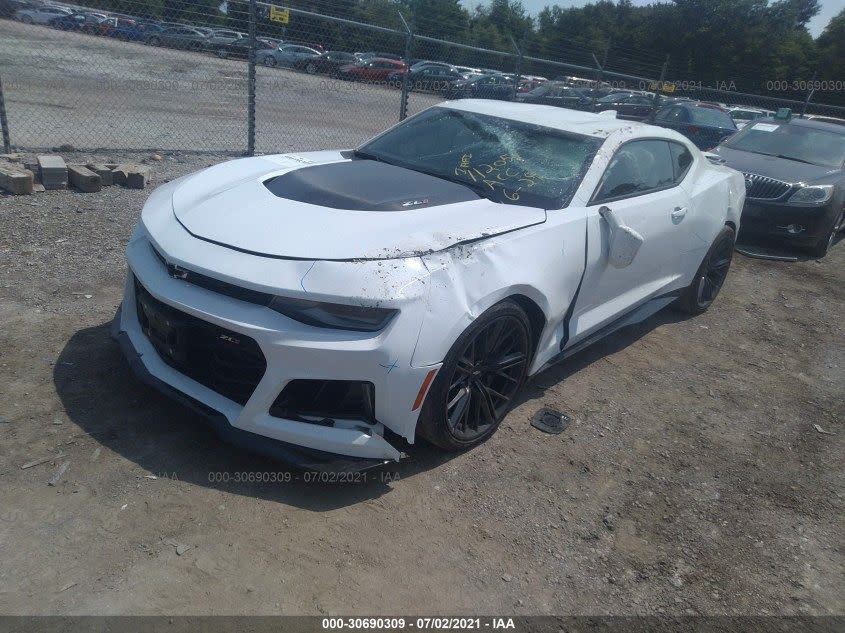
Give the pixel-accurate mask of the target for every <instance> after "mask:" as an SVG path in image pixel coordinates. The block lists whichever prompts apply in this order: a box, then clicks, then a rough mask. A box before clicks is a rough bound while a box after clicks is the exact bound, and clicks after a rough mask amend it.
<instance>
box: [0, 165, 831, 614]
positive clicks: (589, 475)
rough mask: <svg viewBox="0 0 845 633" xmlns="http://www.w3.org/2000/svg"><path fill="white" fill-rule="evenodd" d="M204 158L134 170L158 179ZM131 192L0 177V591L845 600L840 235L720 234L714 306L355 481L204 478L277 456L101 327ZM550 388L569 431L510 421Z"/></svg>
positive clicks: (309, 610) (240, 604) (497, 608)
mask: <svg viewBox="0 0 845 633" xmlns="http://www.w3.org/2000/svg"><path fill="white" fill-rule="evenodd" d="M145 156H146V155H137V154H130V153H122V154H121V153H117V152H115V153H107V154H99V155H97V156H70V155H67V156H66V158H67V159H69V160H71V159H74V160H79V159H89V158H97V159H99V160H101V161H106V160H141V159H143V158H144V157H145ZM221 159H222V157H217V156H201V157H197V156H186V155H178V154H165V155H164V160H163V161H161V162H155V163H151V164H152V165H153V168H154V174H155V179H156V182H157V183H159V184H160V183H162V182H164V181H165V180H167V179H171V178H174V177H177V176H179V175H181V174H183V173H186V172H189V171H193V170H196V169H198V168H200V167H202V166H205V165H208V164H211V163H213V162H217V161H218V160H221ZM148 193H149V191H129V190H125V189H120V188H117V187H112V188H108V189H106V190H104V191H103V192H102V193H99V194H81V193H76V192H72V191H56V192H47V193H42V194H37V195H34V196H30V197H18V198H12V197H8V196H5V197H0V229H2V230H0V269H2V270H3V274H2V276H0V323H2V327H0V350H2V354H1V355H0V560H2V561H3V564H2V565H0V613H4V614H13V613H15V614H26V613H53V614H82V613H89V614H123V613H132V614H140V613H145V614H157V613H171V614H172V613H182V614H237V613H250V614H257V613H260V614H276V613H288V614H290V613H302V614H337V613H359V614H372V613H374V612H375V613H403V612H404V613H428V614H430V613H432V612H440V613H468V614H473V613H479V612H481V613H495V612H506V613H523V614H531V613H546V614H553V613H557V614H626V615H630V614H654V613H665V614H691V613H692V614H710V615H712V614H831V613H835V614H836V613H838V614H841V613H843V610H845V609H843V607H845V604H843V602H845V601H844V600H843V592H842V587H843V556H842V524H843V457H842V456H843V442H842V437H843V426H842V420H843V417H845V415H843V414H845V411H843V404H842V401H843V398H842V396H843V393H845V378H844V377H843V370H842V368H843V363H845V346H844V345H843V337H842V328H841V318H842V305H843V290H842V288H843V276H842V270H843V262H845V245H842V244H840V245H838V246H837V247H836V248H834V249H833V251H832V253H831V254H830V255H829V256H828V257H827V258H826V259H824V260H822V261H803V262H798V263H777V262H766V261H760V260H752V259H747V258H744V257H742V256H737V257H736V258H735V260H734V265H733V267H732V270H731V274H730V276H729V278H728V281H727V284H726V287H725V288H724V290H723V292H722V294H721V296H720V297H719V299H718V301H717V302H716V304H715V305H714V306H713V308H712V309H711V310H710V311H709V312H707V313H706V314H704V315H702V316H699V317H695V318H691V319H680V318H679V317H678V316H677V315H675V314H673V313H671V312H663V313H660V314H658V315H656V316H655V317H654V318H652V319H650V320H649V321H647V322H646V323H644V324H642V325H639V326H635V327H632V328H629V329H627V330H625V331H623V332H621V333H619V334H617V335H615V336H613V337H612V338H610V339H607V340H605V341H604V342H602V343H600V344H598V345H597V346H595V347H594V348H592V349H589V350H587V351H586V352H584V353H582V354H580V355H578V356H576V357H575V358H572V359H571V360H569V361H568V362H567V363H566V364H564V365H561V366H558V367H555V368H553V369H551V370H549V371H547V372H545V373H543V374H542V375H540V376H538V377H536V378H535V379H534V380H533V381H532V382H531V383H530V384H529V386H528V388H527V389H526V392H525V395H524V397H523V398H522V399H521V401H520V402H519V404H518V406H516V408H515V409H514V410H513V411H512V412H511V413H510V414H509V415H508V416H507V418H506V420H505V421H504V423H503V425H502V428H501V430H500V431H499V432H498V433H497V434H496V435H495V436H494V437H493V438H492V439H491V440H490V441H488V442H487V443H486V444H484V445H483V446H481V447H479V448H477V449H476V450H473V451H470V452H468V453H465V454H460V455H453V456H448V457H441V456H439V455H438V454H437V453H436V452H434V451H433V450H432V449H430V448H426V447H425V446H417V447H415V448H414V449H413V450H412V452H411V455H410V457H409V458H408V459H407V460H406V461H405V462H403V463H401V464H400V465H399V466H398V467H396V469H395V470H390V471H388V472H389V473H390V474H391V475H393V476H395V477H396V479H395V480H393V481H386V480H384V481H375V482H373V481H371V482H369V483H367V484H362V485H318V484H306V483H302V482H297V483H288V484H281V483H276V484H240V483H232V482H228V483H216V482H212V481H210V473H216V472H226V473H230V474H233V473H238V472H243V471H252V472H256V471H271V472H276V471H280V470H282V469H283V468H284V467H283V465H281V464H279V463H274V462H271V461H268V460H266V459H263V458H258V457H256V456H254V455H251V454H249V453H246V452H242V451H240V450H238V449H235V448H233V447H230V446H228V445H225V444H222V443H220V442H219V441H218V440H217V439H216V438H215V437H214V436H213V435H212V434H211V433H210V432H209V431H208V430H207V428H206V427H205V425H204V424H203V421H202V419H201V418H199V417H197V416H196V415H194V414H192V413H190V412H188V411H186V410H184V409H183V408H181V407H180V406H178V405H176V404H173V403H171V402H169V401H168V400H166V399H165V398H163V397H161V396H159V395H158V394H157V393H155V392H153V391H151V390H150V389H148V388H146V387H144V386H143V385H141V384H139V383H138V382H137V381H136V380H135V379H134V378H133V376H132V375H131V373H130V370H129V369H128V367H127V365H126V363H125V361H124V360H123V358H122V357H121V354H120V352H119V350H118V348H117V346H116V345H115V344H114V343H113V342H112V341H111V340H110V339H109V338H108V335H107V324H108V322H109V321H110V319H111V317H112V315H113V314H114V311H115V308H116V306H117V304H118V302H119V300H120V295H121V284H122V281H123V277H124V274H125V265H124V262H123V257H122V248H123V245H124V243H125V241H126V239H127V238H128V236H129V232H130V229H131V227H132V225H133V223H134V222H135V221H136V219H137V217H138V213H139V209H140V207H141V205H142V203H143V200H144V199H145V197H146V196H147V195H148ZM546 405H547V406H553V407H558V408H560V409H561V410H563V411H566V412H568V413H569V414H570V415H572V416H573V418H574V422H573V423H572V425H571V426H570V427H569V428H568V429H567V430H566V431H565V432H564V433H563V434H562V435H558V436H549V435H543V434H541V433H539V432H538V431H536V430H535V429H533V428H532V427H530V426H529V424H528V418H529V416H530V415H531V414H532V413H533V412H534V411H536V410H537V409H538V408H539V407H541V406H546ZM816 425H817V426H816ZM44 457H47V458H50V460H49V461H47V462H44V463H41V464H38V465H35V466H32V467H30V468H26V469H22V468H21V466H22V465H24V464H26V463H27V462H30V461H32V460H37V459H40V458H44ZM64 462H69V466H68V468H67V470H66V472H65V473H64V474H63V475H62V476H61V477H59V478H58V482H57V485H55V486H50V485H48V481H49V480H50V479H51V477H53V475H54V473H56V472H57V470H59V469H60V467H61V465H62V464H63V463H64ZM154 477H155V478H154ZM211 478H213V477H211ZM177 546H182V547H179V548H178V550H177ZM186 547H187V548H188V549H185V548H186Z"/></svg>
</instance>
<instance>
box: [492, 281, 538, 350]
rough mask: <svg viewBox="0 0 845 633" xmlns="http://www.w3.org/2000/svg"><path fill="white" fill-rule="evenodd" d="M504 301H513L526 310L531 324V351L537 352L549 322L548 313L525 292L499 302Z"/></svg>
mask: <svg viewBox="0 0 845 633" xmlns="http://www.w3.org/2000/svg"><path fill="white" fill-rule="evenodd" d="M502 301H513V302H514V303H515V304H517V305H518V306H519V307H520V308H522V309H523V310H525V314H527V315H528V321H529V323H530V324H531V353H532V354H536V353H537V345H538V344H539V342H540V336H541V335H542V334H543V331H544V330H545V329H546V324H547V323H548V319H547V318H546V313H545V312H543V310H542V309H541V308H540V306H539V305H537V302H535V301H534V300H533V299H532V298H531V297H529V296H527V295H524V294H513V295H509V296H507V297H505V298H504V299H502V300H501V301H499V302H498V303H501V302H502Z"/></svg>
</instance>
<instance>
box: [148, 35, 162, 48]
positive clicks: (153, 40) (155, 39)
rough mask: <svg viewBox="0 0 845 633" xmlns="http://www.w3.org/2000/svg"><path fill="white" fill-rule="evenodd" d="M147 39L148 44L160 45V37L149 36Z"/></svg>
mask: <svg viewBox="0 0 845 633" xmlns="http://www.w3.org/2000/svg"><path fill="white" fill-rule="evenodd" d="M147 41H148V42H149V44H150V46H160V45H161V39H160V38H158V37H156V36H153V37H151V38H150V39H149V40H147Z"/></svg>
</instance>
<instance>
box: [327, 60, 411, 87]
mask: <svg viewBox="0 0 845 633" xmlns="http://www.w3.org/2000/svg"><path fill="white" fill-rule="evenodd" d="M407 71H408V67H407V66H406V65H405V64H404V62H401V61H396V60H394V59H382V58H380V57H374V58H372V59H370V60H368V61H363V62H357V63H355V64H350V65H348V66H341V67H340V68H338V69H337V76H338V77H340V78H342V79H348V80H351V81H367V82H377V83H381V82H385V81H388V80H390V81H396V80H397V76H399V75H401V73H405V72H407Z"/></svg>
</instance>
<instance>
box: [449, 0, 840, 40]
mask: <svg viewBox="0 0 845 633" xmlns="http://www.w3.org/2000/svg"><path fill="white" fill-rule="evenodd" d="M462 2H463V4H464V6H466V7H467V8H471V7H474V6H476V5H478V4H485V3H484V2H483V0H462ZM653 2H654V0H633V3H634V4H637V5H646V4H652V3H653ZM522 4H523V5H524V6H525V8H526V10H527V11H528V13H530V14H531V15H537V14H538V13H539V12H540V11H542V10H543V8H545V7H546V6H549V5H555V4H556V5H558V6H561V7H581V6H584V5H585V4H588V0H522ZM820 4H821V5H822V10H821V12H820V13H819V14H818V15H817V16H816V17H815V18H813V20H812V21H811V22H810V24H809V25H808V27H807V28H808V29H809V31H810V33H811V34H812V36H813V37H818V36H819V34H820V33H821V32H822V31H823V30H824V27H826V26H827V23H828V22H830V18H832V17H833V16H834V15H836V14H837V13H839V12H840V11H841V10H842V0H821V2H820Z"/></svg>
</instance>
